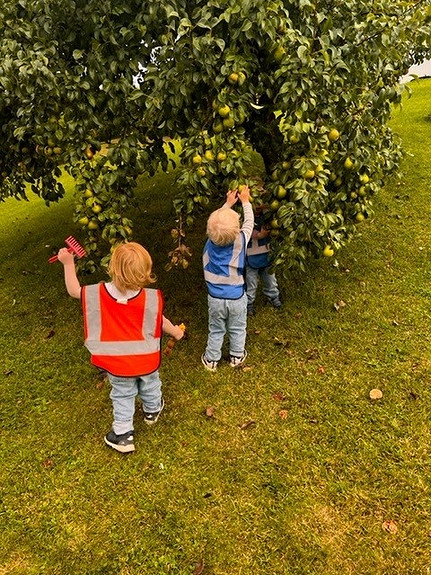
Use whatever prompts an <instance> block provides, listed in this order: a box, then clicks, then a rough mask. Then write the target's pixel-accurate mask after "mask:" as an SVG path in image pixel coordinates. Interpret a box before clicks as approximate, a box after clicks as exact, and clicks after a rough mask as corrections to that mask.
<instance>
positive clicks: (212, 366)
mask: <svg viewBox="0 0 431 575" xmlns="http://www.w3.org/2000/svg"><path fill="white" fill-rule="evenodd" d="M201 362H202V363H203V366H204V368H205V369H207V370H208V371H212V372H213V373H214V371H216V370H217V364H218V361H210V360H209V359H207V358H206V357H205V354H202V356H201Z"/></svg>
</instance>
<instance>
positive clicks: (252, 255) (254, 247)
mask: <svg viewBox="0 0 431 575" xmlns="http://www.w3.org/2000/svg"><path fill="white" fill-rule="evenodd" d="M269 233H270V232H269V230H268V229H267V228H265V227H264V226H263V209H262V208H261V207H257V208H256V219H255V224H254V230H253V233H252V235H251V239H250V241H249V243H248V245H247V252H246V273H245V277H246V281H247V313H248V315H254V301H255V299H256V291H257V287H258V284H259V279H260V280H262V286H263V294H264V295H265V297H266V298H267V299H268V301H269V303H270V304H271V305H273V306H274V307H275V308H276V309H280V307H281V301H280V291H279V289H278V284H277V279H276V277H275V274H273V273H272V274H270V273H269V272H268V268H269V265H270V263H271V261H270V250H269Z"/></svg>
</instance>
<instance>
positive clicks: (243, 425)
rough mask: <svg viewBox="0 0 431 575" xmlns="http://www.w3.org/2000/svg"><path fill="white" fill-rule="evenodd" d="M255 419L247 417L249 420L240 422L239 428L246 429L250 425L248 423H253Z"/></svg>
mask: <svg viewBox="0 0 431 575" xmlns="http://www.w3.org/2000/svg"><path fill="white" fill-rule="evenodd" d="M255 423H256V422H255V420H254V419H249V421H246V422H245V423H242V424H241V425H240V426H239V428H240V429H247V427H250V425H253V424H255Z"/></svg>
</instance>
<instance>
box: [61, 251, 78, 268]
mask: <svg viewBox="0 0 431 575" xmlns="http://www.w3.org/2000/svg"><path fill="white" fill-rule="evenodd" d="M57 257H58V261H59V262H61V263H62V264H63V265H64V266H66V265H75V258H74V256H73V254H72V253H71V252H69V250H68V249H67V248H61V249H60V250H59V252H58V254H57Z"/></svg>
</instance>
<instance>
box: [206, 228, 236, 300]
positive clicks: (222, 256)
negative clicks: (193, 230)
mask: <svg viewBox="0 0 431 575" xmlns="http://www.w3.org/2000/svg"><path fill="white" fill-rule="evenodd" d="M245 248H246V244H245V234H244V232H240V233H239V234H238V237H237V238H236V240H235V241H234V243H233V244H230V245H229V246H217V245H216V244H214V243H213V242H212V241H211V240H207V242H206V244H205V247H204V253H203V258H202V259H203V266H204V278H205V281H206V284H207V288H208V293H209V294H210V295H211V296H212V297H216V298H219V299H239V298H240V297H242V295H243V294H244V291H245V282H244V267H245Z"/></svg>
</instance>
